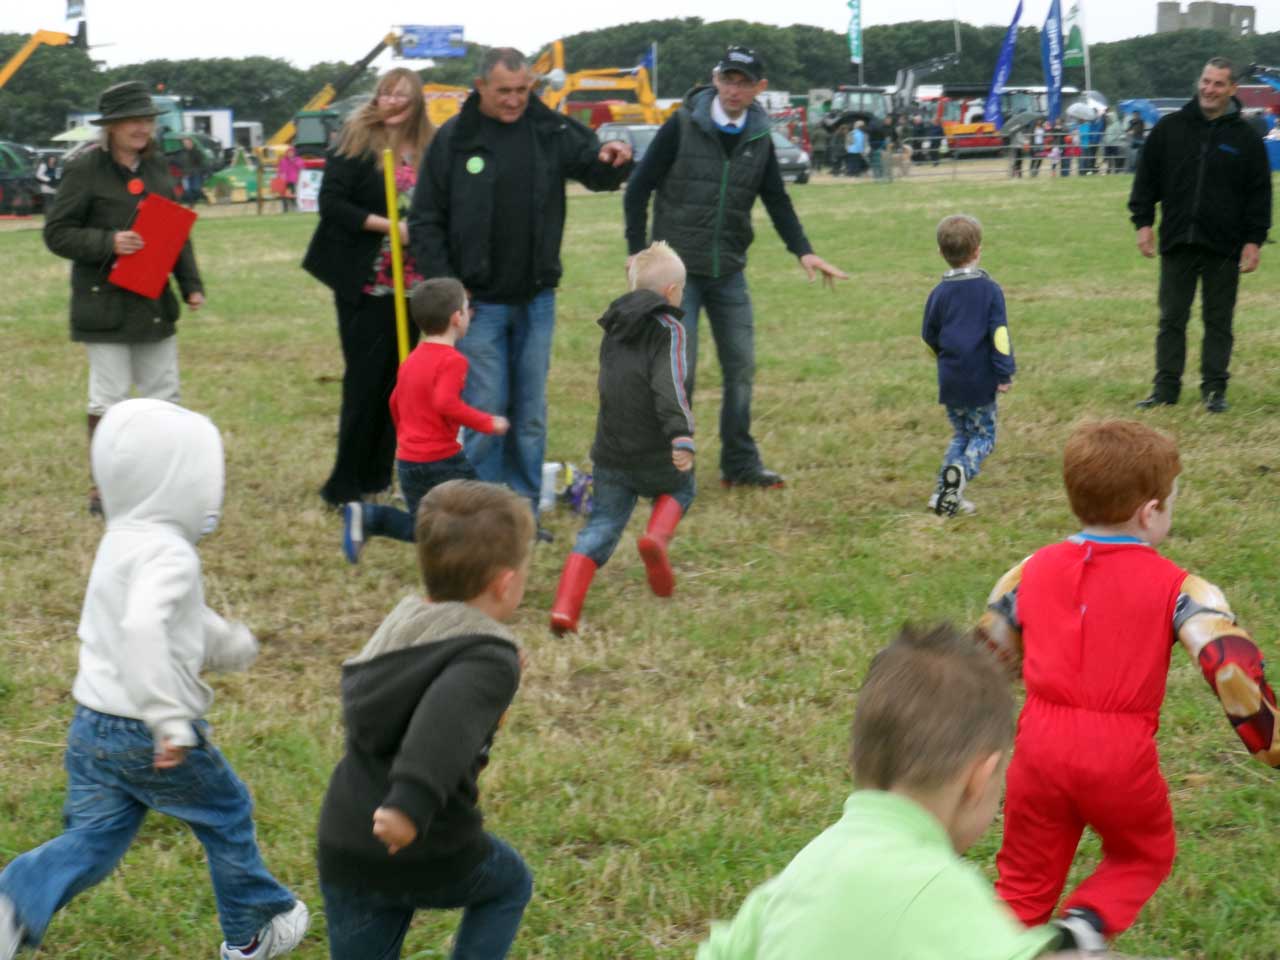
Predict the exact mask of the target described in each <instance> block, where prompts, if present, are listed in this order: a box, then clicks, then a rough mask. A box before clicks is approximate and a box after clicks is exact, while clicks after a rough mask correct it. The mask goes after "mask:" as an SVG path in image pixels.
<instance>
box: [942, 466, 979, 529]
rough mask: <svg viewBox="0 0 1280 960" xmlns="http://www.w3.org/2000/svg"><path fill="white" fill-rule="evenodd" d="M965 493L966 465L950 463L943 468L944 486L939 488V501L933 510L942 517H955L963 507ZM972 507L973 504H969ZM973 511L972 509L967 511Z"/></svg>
mask: <svg viewBox="0 0 1280 960" xmlns="http://www.w3.org/2000/svg"><path fill="white" fill-rule="evenodd" d="M963 493H964V467H962V466H960V464H958V463H948V464H947V465H946V466H945V467H943V468H942V487H941V488H940V489H939V490H938V502H937V503H935V504H934V507H933V512H934V513H936V514H937V515H938V516H940V517H954V516H955V515H956V511H958V510H960V509H962V508H961V506H960V504H961V503H962V502H963V499H962V497H961V494H963ZM969 506H970V507H971V508H972V507H973V504H969ZM966 512H971V511H966Z"/></svg>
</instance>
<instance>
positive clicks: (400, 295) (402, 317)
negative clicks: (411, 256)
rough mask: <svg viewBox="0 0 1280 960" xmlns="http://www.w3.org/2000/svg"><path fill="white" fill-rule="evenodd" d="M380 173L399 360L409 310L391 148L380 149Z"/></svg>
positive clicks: (405, 349)
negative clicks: (406, 302) (385, 204)
mask: <svg viewBox="0 0 1280 960" xmlns="http://www.w3.org/2000/svg"><path fill="white" fill-rule="evenodd" d="M382 174H383V177H384V183H385V185H386V190H387V220H388V221H389V222H390V225H391V229H390V230H389V231H388V234H387V235H388V236H389V237H390V239H391V276H392V283H393V285H394V286H395V300H396V347H397V349H398V350H399V353H400V362H401V363H404V361H405V357H407V356H409V312H408V310H407V309H406V307H405V302H404V251H403V250H402V249H401V246H400V191H398V190H397V189H396V164H395V158H394V157H393V156H392V153H391V148H390V147H388V148H387V149H385V150H383V151H382Z"/></svg>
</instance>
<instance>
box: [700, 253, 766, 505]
mask: <svg viewBox="0 0 1280 960" xmlns="http://www.w3.org/2000/svg"><path fill="white" fill-rule="evenodd" d="M680 309H681V310H682V311H683V312H684V317H682V318H681V320H680V322H681V323H682V324H683V325H684V329H685V333H686V334H687V335H688V341H687V343H688V346H687V347H686V351H685V359H686V360H687V361H688V369H689V375H688V377H687V378H686V380H685V391H686V392H687V393H688V395H689V399H690V400H692V399H693V390H694V387H695V386H696V383H695V378H696V375H697V371H698V313H699V311H700V310H704V309H705V310H706V311H707V324H708V326H710V327H711V336H712V337H713V338H714V339H715V342H716V356H717V357H719V359H720V373H721V380H722V382H723V386H722V388H721V398H720V473H721V475H722V476H724V477H725V478H726V479H729V480H736V479H739V478H742V477H750V476H751V475H753V474H756V473H759V472H760V470H761V469H762V468H763V465H762V463H761V461H760V450H759V449H758V448H757V447H756V442H755V440H754V439H753V438H752V436H751V386H752V383H753V382H754V380H755V375H756V347H755V317H754V314H753V313H752V308H751V293H750V291H749V290H748V289H747V277H746V274H744V273H743V272H742V271H741V270H739V271H737V272H735V273H728V274H725V275H724V276H722V277H717V278H712V277H695V276H690V277H688V278H687V279H686V280H685V285H684V298H683V299H682V300H681V301H680Z"/></svg>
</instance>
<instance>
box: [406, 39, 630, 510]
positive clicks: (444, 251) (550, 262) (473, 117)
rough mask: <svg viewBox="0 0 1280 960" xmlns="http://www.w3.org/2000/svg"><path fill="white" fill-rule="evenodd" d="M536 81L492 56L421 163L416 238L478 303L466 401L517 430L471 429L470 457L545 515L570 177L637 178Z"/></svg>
mask: <svg viewBox="0 0 1280 960" xmlns="http://www.w3.org/2000/svg"><path fill="white" fill-rule="evenodd" d="M533 81H534V77H533V72H532V71H531V70H530V69H529V65H528V64H527V63H526V62H525V59H524V57H523V56H522V55H521V54H520V52H519V51H517V50H513V49H511V48H509V47H498V48H495V49H493V50H490V51H489V52H488V53H487V54H486V55H485V58H484V61H483V63H482V65H481V69H480V76H479V77H477V78H476V89H475V92H474V93H473V94H472V95H471V96H470V97H469V98H468V99H467V101H466V103H465V104H463V107H462V111H461V113H460V114H459V115H458V116H456V117H454V118H453V119H451V120H449V121H448V122H447V123H445V124H444V125H443V126H442V127H441V128H440V131H439V132H438V133H437V134H436V137H435V140H433V141H432V143H431V148H430V149H429V150H428V151H427V155H426V157H424V158H423V161H422V170H421V172H420V173H419V175H418V185H417V189H416V190H415V192H414V195H413V205H412V208H411V209H410V212H409V239H410V243H411V244H412V247H413V254H414V259H415V261H416V263H417V266H418V270H419V272H421V273H422V275H423V276H424V277H457V278H458V279H459V280H461V281H462V282H463V283H464V284H465V285H466V287H467V289H468V291H469V293H470V295H471V304H472V306H473V308H474V309H475V316H474V317H473V318H472V320H471V329H470V330H469V331H468V333H467V336H466V338H465V339H464V340H462V341H460V342H459V344H458V349H459V350H461V351H462V353H463V354H465V355H466V357H467V360H468V362H469V363H470V373H469V376H468V378H467V386H466V390H465V391H464V392H463V395H462V396H463V399H464V400H465V401H466V402H467V403H469V404H470V405H471V406H473V407H478V408H479V409H481V410H488V411H491V412H493V413H495V414H498V415H502V416H505V417H507V419H508V420H510V421H511V430H510V431H509V432H508V433H507V434H506V436H502V437H499V436H490V435H488V434H482V433H474V432H473V431H470V430H468V431H467V432H466V435H465V436H464V438H463V448H464V450H465V452H466V455H467V459H468V460H470V461H471V465H472V466H474V467H475V469H476V473H477V474H478V475H479V476H480V479H482V480H487V481H490V482H494V483H505V484H507V485H508V486H510V487H511V488H512V489H513V490H515V491H516V492H517V493H519V494H521V495H522V496H525V497H527V498H528V499H529V501H530V502H531V503H532V504H533V508H534V512H535V514H536V512H537V507H538V493H539V491H540V489H541V486H542V460H543V452H544V450H545V447H546V439H547V371H548V368H549V367H550V364H551V337H552V333H553V331H554V329H555V290H556V285H557V284H558V283H559V282H560V274H561V267H560V241H561V238H562V237H563V235H564V220H565V197H564V184H565V180H566V179H567V178H572V179H574V180H577V181H578V182H579V183H581V184H582V185H583V186H585V187H586V188H587V189H588V190H616V189H617V188H618V186H620V185H621V183H622V181H623V180H625V179H626V177H627V174H628V173H630V171H631V148H630V147H629V146H628V145H627V144H624V143H621V142H618V141H611V142H609V143H606V144H604V145H603V146H601V145H600V142H599V141H598V140H597V139H596V136H595V134H594V133H592V132H591V131H590V130H589V129H587V128H586V127H584V126H583V125H582V124H580V123H578V122H577V121H575V120H571V119H569V118H568V117H565V116H562V115H560V114H558V113H555V112H554V111H552V110H551V109H549V108H548V107H547V106H546V105H545V104H543V103H542V101H541V100H539V99H537V98H536V97H532V96H531V93H532V90H533Z"/></svg>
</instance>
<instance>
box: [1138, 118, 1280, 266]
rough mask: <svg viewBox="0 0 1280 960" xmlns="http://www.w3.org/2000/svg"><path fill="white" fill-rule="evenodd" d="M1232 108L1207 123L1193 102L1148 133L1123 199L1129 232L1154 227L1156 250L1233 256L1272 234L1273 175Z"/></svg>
mask: <svg viewBox="0 0 1280 960" xmlns="http://www.w3.org/2000/svg"><path fill="white" fill-rule="evenodd" d="M1233 106H1234V109H1233V110H1230V111H1229V112H1227V113H1225V114H1223V115H1222V116H1220V117H1217V118H1216V119H1214V120H1206V119H1205V116H1204V114H1203V113H1202V112H1201V110H1200V104H1199V103H1198V102H1197V101H1195V100H1192V101H1190V102H1189V103H1187V105H1186V106H1184V107H1183V108H1182V109H1181V110H1179V111H1178V112H1177V113H1171V114H1169V115H1168V116H1166V117H1163V118H1162V119H1161V120H1160V122H1159V123H1157V124H1156V125H1155V126H1154V127H1153V128H1152V130H1151V133H1150V135H1148V137H1147V140H1146V143H1145V144H1144V145H1143V148H1142V154H1141V156H1140V157H1139V158H1138V170H1137V175H1136V176H1135V177H1134V180H1133V190H1132V192H1131V193H1130V194H1129V210H1130V212H1131V213H1132V220H1133V225H1134V226H1135V227H1149V226H1151V225H1152V224H1153V223H1155V216H1156V214H1155V208H1156V204H1157V203H1159V204H1160V213H1161V216H1160V252H1161V253H1167V252H1168V251H1169V250H1171V249H1172V248H1174V247H1176V246H1181V245H1184V244H1189V245H1193V246H1200V247H1206V248H1208V249H1209V250H1212V251H1214V252H1215V253H1218V254H1220V255H1222V256H1224V257H1238V256H1239V255H1240V248H1241V247H1243V246H1244V245H1245V244H1246V243H1256V244H1261V243H1263V241H1265V240H1266V239H1267V231H1268V230H1269V229H1270V228H1271V170H1270V167H1269V165H1268V163H1267V151H1266V147H1264V146H1263V143H1262V140H1261V138H1259V136H1258V134H1257V133H1255V132H1254V130H1253V128H1252V127H1250V126H1249V124H1248V123H1246V122H1245V121H1244V120H1243V119H1242V118H1241V116H1240V105H1239V101H1234V103H1233Z"/></svg>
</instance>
